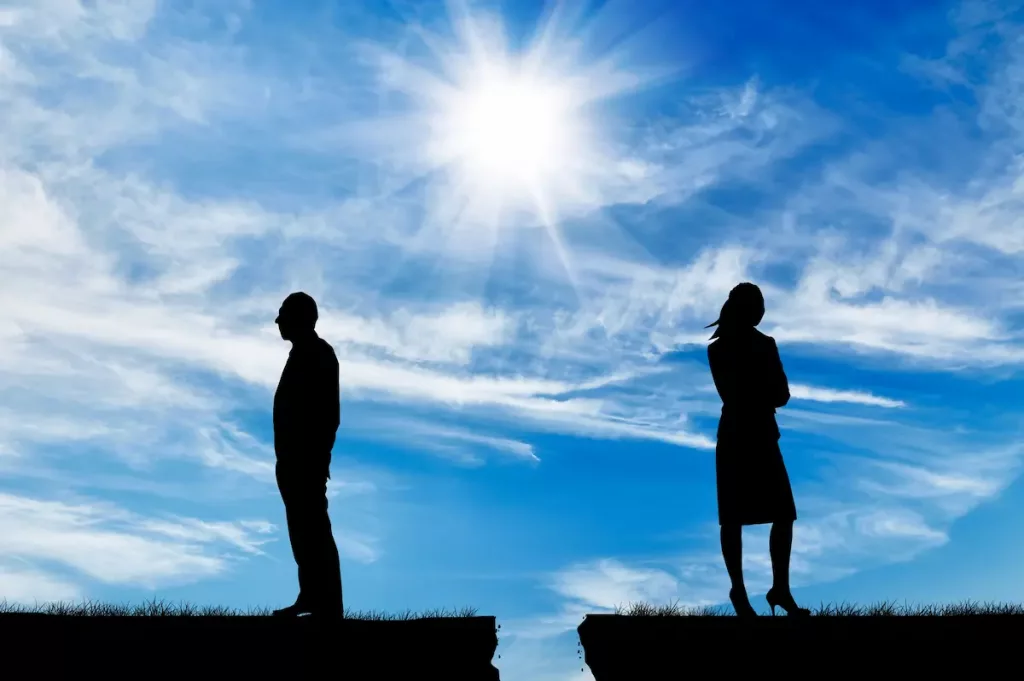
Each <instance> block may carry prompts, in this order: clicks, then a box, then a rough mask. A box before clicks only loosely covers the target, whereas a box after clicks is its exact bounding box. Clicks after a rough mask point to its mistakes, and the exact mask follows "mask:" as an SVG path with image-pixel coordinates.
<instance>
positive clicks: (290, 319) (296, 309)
mask: <svg viewBox="0 0 1024 681" xmlns="http://www.w3.org/2000/svg"><path fill="white" fill-rule="evenodd" d="M318 316H319V315H318V313H317V309H316V301H315V300H313V298H312V297H311V296H309V295H308V294H306V293H303V292H302V291H299V292H297V293H293V294H291V295H290V296H288V297H287V298H285V299H284V302H283V303H281V309H280V310H278V313H277V319H275V320H274V322H275V323H276V324H277V327H278V329H279V330H280V332H281V338H283V339H285V340H286V341H293V340H295V339H296V338H301V337H302V336H306V335H309V334H310V333H312V331H313V328H314V327H315V326H316V320H317V317H318Z"/></svg>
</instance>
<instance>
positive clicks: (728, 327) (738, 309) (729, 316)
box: [704, 281, 764, 339]
mask: <svg viewBox="0 0 1024 681" xmlns="http://www.w3.org/2000/svg"><path fill="white" fill-rule="evenodd" d="M763 315H764V296H763V295H761V289H759V288H758V287H757V285H756V284H751V283H750V282H749V281H745V282H743V283H742V284H737V285H736V286H734V287H733V289H732V290H731V291H729V298H728V299H727V300H726V301H725V304H724V305H722V311H721V313H719V315H718V319H716V320H715V321H713V322H711V323H710V324H708V325H707V326H705V327H704V328H705V329H710V328H711V327H712V326H717V327H718V328H717V329H715V332H714V333H713V334H711V338H712V339H714V338H718V337H719V336H721V335H722V334H723V333H728V332H732V331H736V330H738V329H744V328H751V329H752V328H754V327H755V326H757V325H758V324H759V323H760V322H761V317H762V316H763Z"/></svg>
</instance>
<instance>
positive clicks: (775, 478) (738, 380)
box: [705, 282, 810, 616]
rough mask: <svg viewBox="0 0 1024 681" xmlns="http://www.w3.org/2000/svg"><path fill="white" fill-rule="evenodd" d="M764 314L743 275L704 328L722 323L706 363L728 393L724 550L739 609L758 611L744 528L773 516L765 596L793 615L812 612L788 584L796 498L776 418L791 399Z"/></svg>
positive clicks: (718, 456)
mask: <svg viewBox="0 0 1024 681" xmlns="http://www.w3.org/2000/svg"><path fill="white" fill-rule="evenodd" d="M762 317H764V297H763V296H762V295H761V289H759V288H758V287H757V286H756V285H754V284H751V283H748V282H744V283H742V284H739V285H738V286H736V287H735V288H733V290H732V291H730V292H729V299H728V300H726V301H725V305H723V306H722V312H721V314H720V315H719V317H718V321H716V322H714V323H712V324H709V325H708V326H707V327H705V328H710V327H712V326H717V327H718V328H717V329H716V330H715V333H714V335H712V336H711V338H712V339H716V340H713V342H712V343H711V344H710V345H709V346H708V363H709V364H710V365H711V376H712V378H713V379H714V381H715V387H716V388H717V389H718V394H719V396H720V397H721V398H722V417H721V419H720V420H719V422H718V444H717V447H716V448H715V472H716V477H717V482H718V523H719V525H721V537H722V557H723V558H724V559H725V568H726V570H727V571H728V572H729V579H730V580H731V582H732V589H731V590H730V591H729V600H730V601H732V605H733V607H734V608H735V609H736V614H737V615H740V616H753V615H756V614H757V613H756V612H755V611H754V608H753V607H752V606H751V605H750V600H749V599H748V598H747V589H746V586H745V585H744V583H743V534H742V532H743V526H744V525H763V524H765V523H771V525H772V530H771V538H770V540H769V549H770V553H771V558H772V577H773V584H772V588H771V589H770V590H769V591H768V593H767V594H766V595H765V598H766V600H767V601H768V605H769V606H771V609H772V614H773V615H774V614H775V606H780V607H782V609H783V610H785V611H786V612H787V613H788V614H790V615H809V614H810V611H809V610H806V609H804V608H800V607H797V604H796V602H795V601H794V600H793V595H792V594H791V593H790V589H789V557H790V553H791V551H792V548H793V522H794V521H795V520H796V504H795V503H794V502H793V490H792V488H791V487H790V484H789V474H788V473H787V472H786V465H785V463H783V461H782V450H781V449H779V427H778V424H777V423H776V421H775V410H776V409H777V408H778V407H782V406H785V405H786V403H787V402H789V382H788V381H787V379H786V373H785V372H784V371H783V369H782V360H781V359H780V358H779V349H778V347H777V346H776V345H775V339H773V338H772V337H771V336H767V335H765V334H763V333H761V332H760V331H758V330H757V329H756V328H754V327H756V326H757V325H758V324H760V323H761V318H762Z"/></svg>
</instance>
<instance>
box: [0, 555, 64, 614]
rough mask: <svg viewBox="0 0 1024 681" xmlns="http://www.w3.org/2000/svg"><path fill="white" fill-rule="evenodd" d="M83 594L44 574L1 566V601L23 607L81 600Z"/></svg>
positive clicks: (62, 581) (60, 580) (21, 568)
mask: <svg viewBox="0 0 1024 681" xmlns="http://www.w3.org/2000/svg"><path fill="white" fill-rule="evenodd" d="M82 593H83V592H82V589H81V588H80V587H79V586H77V585H75V584H71V583H70V582H67V581H65V580H62V579H57V578H55V577H52V576H50V575H47V574H45V573H43V572H38V571H35V570H26V569H24V568H23V567H11V566H4V565H0V601H6V602H7V603H10V604H22V605H34V604H36V603H48V602H49V603H52V602H65V601H72V600H77V599H79V598H81V596H82Z"/></svg>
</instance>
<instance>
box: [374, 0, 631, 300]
mask: <svg viewBox="0 0 1024 681" xmlns="http://www.w3.org/2000/svg"><path fill="white" fill-rule="evenodd" d="M464 5H465V3H464V2H461V0H451V3H450V7H449V12H450V18H451V19H452V26H453V28H454V30H455V34H456V35H455V38H456V41H455V42H451V41H449V40H446V39H445V38H443V37H441V36H439V35H436V34H433V33H428V32H426V31H425V30H424V29H422V27H418V28H417V29H416V33H415V34H416V35H417V36H419V37H420V38H421V39H422V44H423V45H424V46H425V47H426V48H427V49H428V51H429V53H430V54H429V56H427V58H426V59H424V60H422V61H421V60H419V59H414V58H411V57H409V56H405V55H401V56H400V55H398V54H396V53H394V52H391V51H389V50H384V51H383V55H382V56H383V58H382V60H381V65H382V76H383V77H382V81H383V82H384V83H385V84H386V86H387V91H389V92H390V91H397V92H400V93H401V94H403V95H406V97H402V98H400V100H399V101H400V102H401V106H402V107H403V108H404V107H405V106H406V105H411V108H410V109H408V110H406V113H405V115H402V116H398V117H396V118H395V119H393V124H394V126H395V127H394V128H392V130H393V131H394V134H389V135H388V136H387V138H386V139H385V140H384V141H383V144H384V145H386V146H387V153H389V154H394V156H395V158H396V160H397V163H396V165H398V166H401V165H406V167H408V168H410V170H412V172H413V173H415V175H413V176H411V177H408V178H407V179H406V180H405V181H404V182H403V183H402V184H401V186H414V180H422V183H421V184H418V185H415V186H420V187H422V188H423V191H424V193H423V197H424V204H423V205H424V210H425V216H424V221H423V227H422V228H421V235H422V236H423V239H424V241H426V240H430V241H431V243H435V244H436V245H437V246H438V247H439V248H445V249H449V250H450V251H451V252H455V251H456V250H458V251H459V252H460V253H467V254H471V255H473V256H474V257H476V254H478V253H479V254H481V255H482V254H483V250H482V249H485V248H490V249H493V248H494V247H495V244H497V243H498V239H497V233H498V232H499V230H504V229H508V228H514V229H530V228H533V227H540V228H543V229H545V230H546V232H547V234H548V235H549V237H550V241H551V243H552V245H553V247H554V249H555V251H556V253H557V256H558V258H559V259H560V260H561V261H562V264H563V265H564V267H565V271H566V273H567V275H568V277H569V279H570V280H571V281H573V280H574V275H573V272H572V267H571V266H570V263H569V257H568V253H567V249H568V248H569V247H568V245H567V244H565V243H563V238H562V233H561V229H560V225H562V224H564V223H565V221H566V219H567V218H568V217H569V216H570V215H578V214H585V213H586V212H588V211H590V210H593V209H594V208H596V207H600V206H603V205H606V203H607V201H608V200H613V195H615V194H617V193H619V192H621V191H622V186H623V185H624V184H628V183H629V182H630V181H631V180H630V178H629V177H627V175H628V173H624V171H623V168H628V167H630V164H629V162H628V161H629V159H628V158H626V159H623V158H622V157H620V153H621V151H620V150H619V149H618V147H616V146H615V144H614V143H615V140H613V139H612V138H611V136H610V134H609V133H610V132H612V131H611V130H609V129H606V128H605V127H603V122H602V121H601V120H600V119H599V118H598V116H599V114H598V113H597V108H596V106H593V105H596V104H598V103H599V102H600V101H602V100H607V99H612V98H617V97H619V96H622V95H624V94H626V93H627V92H628V91H629V90H632V89H635V88H637V87H639V86H640V84H641V83H643V82H645V81H646V79H647V78H649V76H650V74H648V75H646V76H643V75H639V74H636V73H634V72H632V71H631V70H626V69H624V68H623V65H622V64H621V63H620V61H621V60H622V58H623V57H624V55H625V52H618V51H612V52H609V53H605V54H603V55H601V56H600V58H595V59H594V61H593V62H592V63H589V64H587V63H582V57H583V56H584V55H583V52H584V50H583V42H584V41H583V38H582V37H581V35H576V34H574V33H573V31H572V29H571V28H570V27H568V26H566V27H564V28H563V27H561V26H560V25H559V23H560V21H559V20H560V18H563V16H567V15H563V14H560V13H559V12H557V11H556V12H555V13H553V14H552V15H551V16H550V17H549V18H548V19H547V20H544V21H542V22H541V23H539V24H538V26H537V31H536V33H535V35H534V36H533V39H532V41H531V42H530V44H529V45H527V46H526V47H525V48H524V49H510V47H509V42H508V41H507V39H506V34H505V26H504V22H503V21H502V20H501V18H500V17H499V16H496V15H486V16H485V15H480V14H474V13H471V12H470V11H469V10H468V9H466V8H465V6H464ZM452 8H454V9H455V12H454V13H451V9H452ZM603 20H608V21H614V17H613V18H611V19H608V18H607V17H605V18H604V19H603ZM591 21H592V22H593V21H596V18H592V19H591ZM595 25H596V24H594V23H591V24H590V26H591V27H593V26H595ZM595 30H596V29H595ZM585 33H586V32H585V31H584V34H585ZM437 66H440V67H441V68H440V70H439V71H438V70H435V68H436V67H437ZM376 139H380V138H376ZM399 139H401V140H402V141H401V142H398V143H396V141H397V140H399ZM371 143H372V142H371ZM438 240H440V242H439V241H438ZM573 283H574V284H575V281H573Z"/></svg>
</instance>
